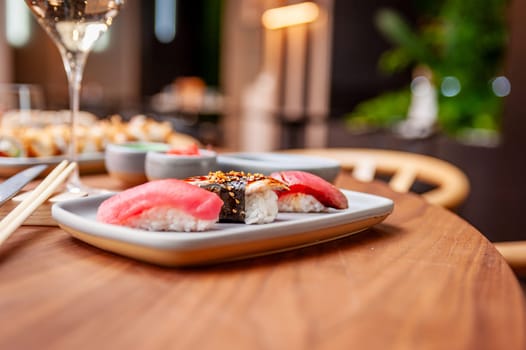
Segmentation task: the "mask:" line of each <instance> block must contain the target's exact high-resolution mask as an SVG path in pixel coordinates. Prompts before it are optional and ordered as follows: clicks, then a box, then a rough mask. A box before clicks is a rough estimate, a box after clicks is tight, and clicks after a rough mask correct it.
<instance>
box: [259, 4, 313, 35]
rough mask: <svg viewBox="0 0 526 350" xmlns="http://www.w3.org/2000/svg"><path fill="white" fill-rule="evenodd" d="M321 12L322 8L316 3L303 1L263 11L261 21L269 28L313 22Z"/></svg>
mask: <svg viewBox="0 0 526 350" xmlns="http://www.w3.org/2000/svg"><path fill="white" fill-rule="evenodd" d="M319 13H320V9H319V7H318V5H316V4H315V3H313V2H302V3H299V4H294V5H289V6H283V7H276V8H273V9H270V10H267V11H265V12H264V13H263V16H262V17H261V21H262V22H263V26H265V28H267V29H279V28H284V27H290V26H294V25H297V24H303V23H310V22H313V21H314V20H316V18H318V15H319Z"/></svg>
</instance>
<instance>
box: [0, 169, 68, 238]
mask: <svg viewBox="0 0 526 350" xmlns="http://www.w3.org/2000/svg"><path fill="white" fill-rule="evenodd" d="M76 166H77V163H75V162H72V163H69V164H68V161H67V160H63V161H62V162H60V164H59V165H57V166H56V167H55V169H53V171H51V172H50V173H49V174H48V176H46V177H45V178H44V180H42V182H41V183H40V184H39V185H38V186H37V187H36V188H35V189H34V190H33V191H32V192H31V193H30V194H29V195H28V196H27V197H26V198H25V199H24V200H23V201H22V202H21V203H20V204H19V205H17V206H16V207H15V208H14V209H13V210H11V212H9V214H7V215H6V216H5V217H4V218H3V219H2V221H0V245H1V244H2V243H3V242H4V241H5V240H6V239H7V238H8V237H9V236H10V235H11V234H12V233H13V232H14V231H15V230H16V229H17V228H18V227H20V225H22V224H23V223H24V221H25V220H26V219H27V218H28V217H29V216H30V215H31V214H32V213H33V212H34V211H35V210H36V209H37V208H38V207H40V205H42V203H44V202H45V201H46V200H47V199H48V198H49V197H50V196H51V195H52V194H53V193H54V192H55V191H56V190H57V188H58V187H59V186H60V185H61V184H62V183H63V182H64V180H66V178H67V177H68V176H69V175H70V174H71V172H72V171H73V170H74V169H75V168H76Z"/></svg>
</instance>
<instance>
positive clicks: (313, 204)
mask: <svg viewBox="0 0 526 350" xmlns="http://www.w3.org/2000/svg"><path fill="white" fill-rule="evenodd" d="M270 176H271V177H273V178H275V179H277V180H279V181H281V182H283V183H285V184H287V185H288V187H289V191H284V192H279V193H278V197H279V198H278V208H279V211H283V212H303V213H304V212H325V211H327V210H328V208H335V209H346V208H347V207H348V203H347V197H346V196H345V195H344V194H343V193H342V191H340V190H339V189H338V188H337V187H336V186H334V185H333V184H331V183H330V182H327V181H326V180H324V179H322V178H321V177H319V176H317V175H314V174H311V173H308V172H305V171H293V170H291V171H280V172H275V173H272V174H270Z"/></svg>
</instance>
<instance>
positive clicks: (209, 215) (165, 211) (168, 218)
mask: <svg viewBox="0 0 526 350" xmlns="http://www.w3.org/2000/svg"><path fill="white" fill-rule="evenodd" d="M222 206H223V201H222V200H221V199H220V198H219V197H218V196H216V195H215V194H213V193H211V192H208V191H206V190H203V189H201V188H199V187H196V186H192V185H190V184H188V183H186V182H184V181H181V180H176V179H165V180H156V181H150V182H147V183H144V184H142V185H139V186H136V187H132V188H130V189H127V190H125V191H123V192H120V193H118V194H116V195H114V196H112V197H110V198H108V199H107V200H105V201H104V202H102V203H101V205H100V206H99V208H98V210H97V220H99V221H102V222H105V223H108V224H115V225H122V226H129V227H134V228H140V229H145V230H149V231H186V232H190V231H204V230H207V229H209V228H210V227H211V226H212V225H213V224H214V223H215V222H217V221H218V219H219V213H220V211H221V207H222Z"/></svg>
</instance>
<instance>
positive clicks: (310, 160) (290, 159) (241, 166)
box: [217, 153, 340, 182]
mask: <svg viewBox="0 0 526 350" xmlns="http://www.w3.org/2000/svg"><path fill="white" fill-rule="evenodd" d="M217 163H218V166H219V169H220V170H223V171H230V170H236V171H244V172H248V173H262V174H265V175H269V174H270V173H272V172H274V171H284V170H302V171H306V172H309V173H312V174H315V175H318V176H319V177H321V178H323V179H325V180H327V181H329V182H333V181H334V179H335V178H336V176H337V175H338V173H339V172H340V164H339V163H338V162H337V161H335V160H333V159H328V158H322V157H312V156H302V155H296V154H287V153H279V154H277V153H227V154H221V155H218V157H217Z"/></svg>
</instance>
